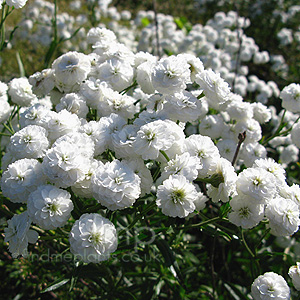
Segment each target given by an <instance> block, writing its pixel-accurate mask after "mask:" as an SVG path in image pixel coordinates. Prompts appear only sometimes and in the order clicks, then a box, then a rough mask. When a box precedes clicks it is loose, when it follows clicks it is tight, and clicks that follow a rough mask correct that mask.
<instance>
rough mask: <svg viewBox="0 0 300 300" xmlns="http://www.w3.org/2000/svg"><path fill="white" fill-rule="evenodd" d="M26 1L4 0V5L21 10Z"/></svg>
mask: <svg viewBox="0 0 300 300" xmlns="http://www.w3.org/2000/svg"><path fill="white" fill-rule="evenodd" d="M26 2H27V0H6V1H5V3H6V4H7V5H8V6H13V7H14V8H22V7H23V6H24V5H25V4H26Z"/></svg>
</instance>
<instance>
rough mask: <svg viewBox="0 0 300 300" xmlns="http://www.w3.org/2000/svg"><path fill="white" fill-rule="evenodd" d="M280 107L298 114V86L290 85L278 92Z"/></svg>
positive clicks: (299, 109) (299, 104) (299, 89)
mask: <svg viewBox="0 0 300 300" xmlns="http://www.w3.org/2000/svg"><path fill="white" fill-rule="evenodd" d="M280 98H281V100H282V107H283V108H285V109H286V110H288V111H291V112H294V113H299V112H300V84H297V83H291V84H289V85H288V86H286V87H285V88H284V89H283V90H282V91H281V92H280Z"/></svg>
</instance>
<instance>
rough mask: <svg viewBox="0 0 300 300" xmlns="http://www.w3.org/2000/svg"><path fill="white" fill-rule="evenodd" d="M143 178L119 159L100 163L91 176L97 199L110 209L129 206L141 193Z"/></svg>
mask: <svg viewBox="0 0 300 300" xmlns="http://www.w3.org/2000/svg"><path fill="white" fill-rule="evenodd" d="M140 185H141V179H140V177H139V176H138V175H136V174H135V173H134V172H133V170H132V169H131V168H130V167H129V166H128V165H127V164H126V163H125V162H121V161H119V160H117V159H115V160H113V161H112V162H107V163H106V164H105V165H100V166H99V167H98V168H97V169H96V170H95V172H94V174H93V176H92V178H91V186H92V189H93V194H94V197H95V199H96V200H97V201H98V202H100V203H101V204H102V205H104V206H106V207H107V208H108V209H110V210H117V209H124V208H127V207H129V206H131V205H133V203H134V202H135V201H136V199H138V198H139V196H140V194H141V187H140Z"/></svg>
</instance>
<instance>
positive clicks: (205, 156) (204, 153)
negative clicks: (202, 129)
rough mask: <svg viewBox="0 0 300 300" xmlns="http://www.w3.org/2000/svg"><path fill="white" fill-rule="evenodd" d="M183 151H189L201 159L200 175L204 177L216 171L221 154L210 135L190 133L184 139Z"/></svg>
mask: <svg viewBox="0 0 300 300" xmlns="http://www.w3.org/2000/svg"><path fill="white" fill-rule="evenodd" d="M183 152H188V153H189V154H190V155H191V156H196V157H197V158H198V159H199V162H200V169H199V170H198V177H200V178H204V177H207V176H209V175H212V174H213V173H214V172H215V171H216V169H217V162H218V160H219V158H220V154H219V150H218V148H217V147H216V146H215V144H214V142H213V141H212V140H211V138H210V137H208V136H203V135H200V134H193V135H190V136H189V137H188V138H186V139H185V141H184V144H183Z"/></svg>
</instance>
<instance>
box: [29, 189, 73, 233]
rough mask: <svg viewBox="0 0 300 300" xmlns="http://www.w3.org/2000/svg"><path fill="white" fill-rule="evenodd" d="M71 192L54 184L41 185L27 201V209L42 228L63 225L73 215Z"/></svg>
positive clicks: (53, 227) (46, 228) (47, 228)
mask: <svg viewBox="0 0 300 300" xmlns="http://www.w3.org/2000/svg"><path fill="white" fill-rule="evenodd" d="M72 210H73V202H72V200H71V194H70V193H68V192H67V191H65V190H62V189H59V188H57V187H55V186H53V185H40V186H38V188H37V189H36V190H35V191H33V192H32V193H31V194H30V195H29V197H28V201H27V211H28V215H29V217H31V219H32V222H33V223H35V224H37V225H38V226H40V227H41V228H42V229H45V230H49V229H56V228H57V227H63V226H64V225H65V224H66V223H67V221H68V219H69V218H70V216H71V211H72Z"/></svg>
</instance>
